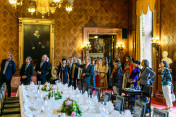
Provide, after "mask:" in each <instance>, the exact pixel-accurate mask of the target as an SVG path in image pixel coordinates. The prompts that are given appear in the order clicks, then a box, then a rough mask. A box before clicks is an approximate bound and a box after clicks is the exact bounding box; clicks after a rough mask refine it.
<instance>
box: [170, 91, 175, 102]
mask: <svg viewBox="0 0 176 117" xmlns="http://www.w3.org/2000/svg"><path fill="white" fill-rule="evenodd" d="M171 99H172V102H175V94H174V93H171Z"/></svg>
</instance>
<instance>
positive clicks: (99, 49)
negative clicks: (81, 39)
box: [89, 38, 104, 58]
mask: <svg viewBox="0 0 176 117" xmlns="http://www.w3.org/2000/svg"><path fill="white" fill-rule="evenodd" d="M89 42H90V45H91V50H90V51H89V56H90V57H94V58H95V57H99V58H103V53H104V39H101V38H96V39H89Z"/></svg>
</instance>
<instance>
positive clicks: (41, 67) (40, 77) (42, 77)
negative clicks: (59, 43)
mask: <svg viewBox="0 0 176 117" xmlns="http://www.w3.org/2000/svg"><path fill="white" fill-rule="evenodd" d="M46 58H47V55H46V54H44V55H43V56H42V58H41V62H38V63H37V65H36V68H35V71H36V72H37V83H38V81H41V84H44V83H45V82H46V73H47V72H48V69H49V66H48V63H47V62H46Z"/></svg>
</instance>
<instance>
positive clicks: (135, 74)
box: [129, 60, 141, 88]
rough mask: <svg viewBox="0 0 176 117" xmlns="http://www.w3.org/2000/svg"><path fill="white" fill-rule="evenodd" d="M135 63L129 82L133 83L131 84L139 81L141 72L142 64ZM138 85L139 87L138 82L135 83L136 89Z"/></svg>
mask: <svg viewBox="0 0 176 117" xmlns="http://www.w3.org/2000/svg"><path fill="white" fill-rule="evenodd" d="M133 63H134V66H135V68H134V69H133V71H132V72H131V75H130V77H129V80H130V81H131V83H133V82H132V81H135V80H137V79H138V76H139V73H140V71H141V70H140V68H139V66H140V62H139V61H136V60H135V61H134V62H133ZM137 85H138V82H134V88H136V87H137Z"/></svg>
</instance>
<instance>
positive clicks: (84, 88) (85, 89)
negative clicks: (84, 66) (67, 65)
mask: <svg viewBox="0 0 176 117" xmlns="http://www.w3.org/2000/svg"><path fill="white" fill-rule="evenodd" d="M86 91H88V87H87V84H85V83H84V84H83V87H82V92H83V93H84V92H86Z"/></svg>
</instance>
